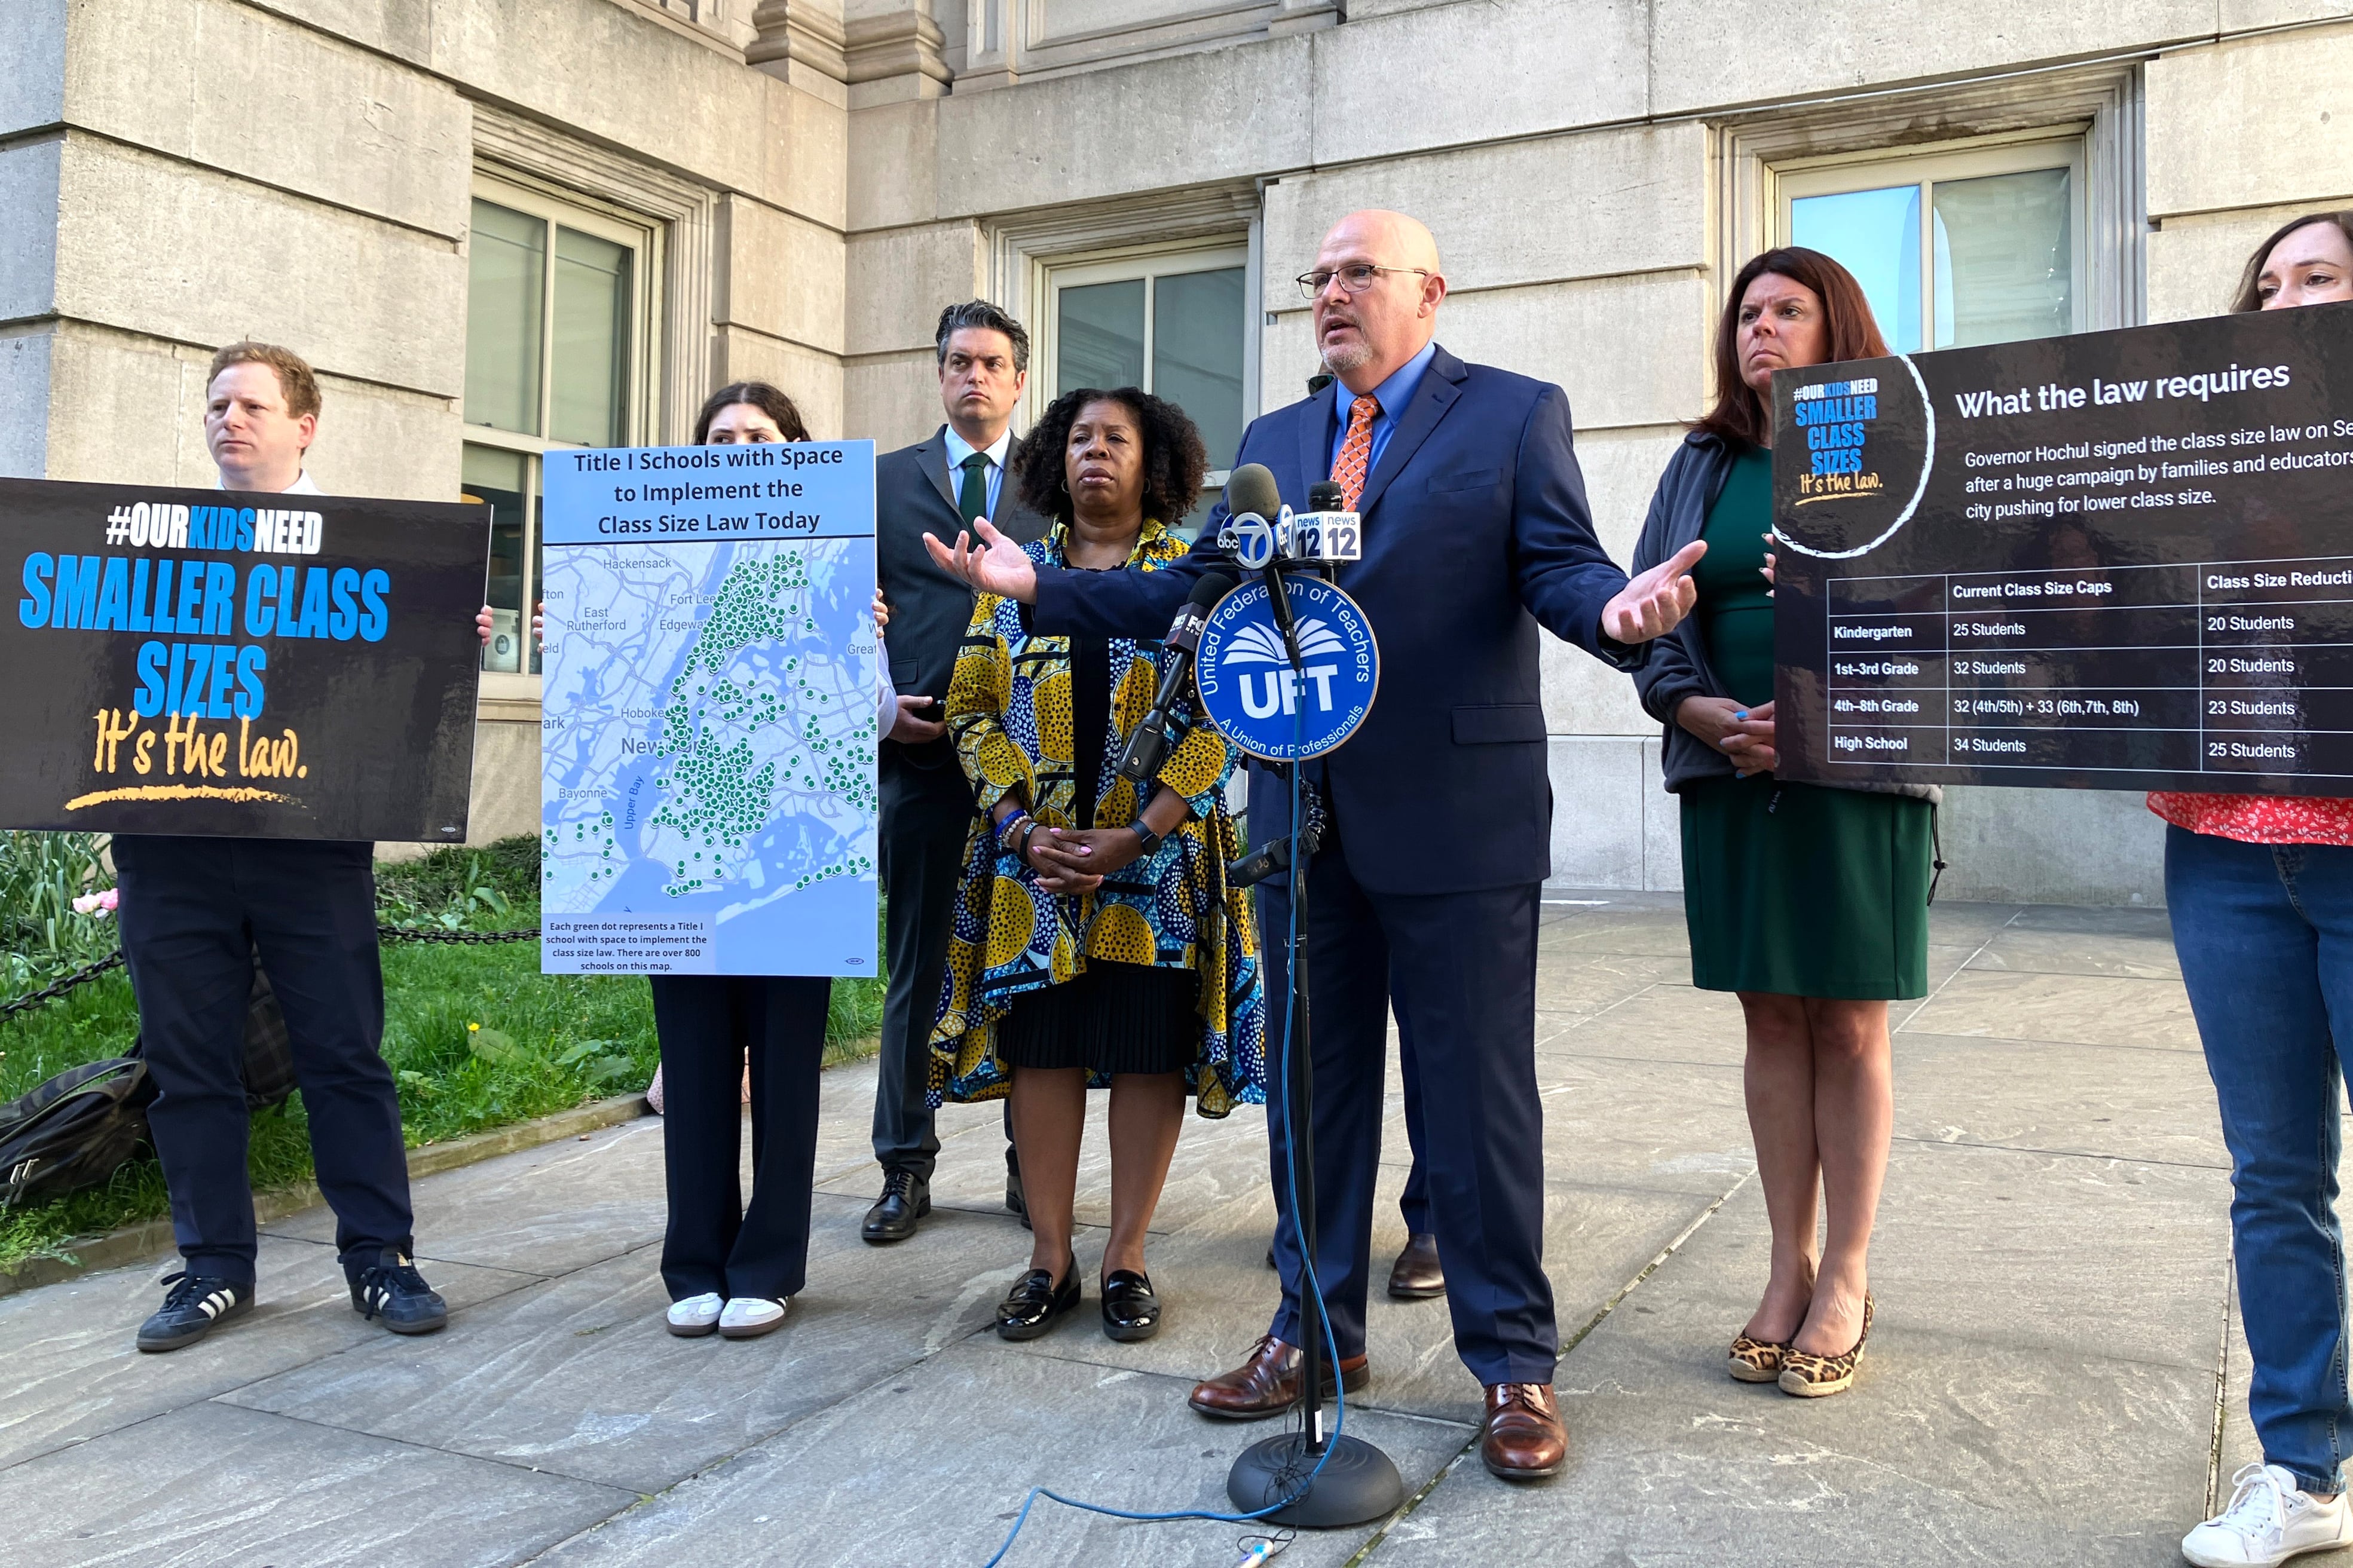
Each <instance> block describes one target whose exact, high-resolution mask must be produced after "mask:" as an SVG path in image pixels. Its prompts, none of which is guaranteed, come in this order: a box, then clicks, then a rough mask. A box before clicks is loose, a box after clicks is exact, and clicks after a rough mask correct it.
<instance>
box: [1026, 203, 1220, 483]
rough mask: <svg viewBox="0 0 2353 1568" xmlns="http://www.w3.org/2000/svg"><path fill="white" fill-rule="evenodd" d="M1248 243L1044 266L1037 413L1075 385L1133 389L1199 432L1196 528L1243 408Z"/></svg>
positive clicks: (1035, 378) (1035, 383)
mask: <svg viewBox="0 0 2353 1568" xmlns="http://www.w3.org/2000/svg"><path fill="white" fill-rule="evenodd" d="M1249 272H1250V252H1249V247H1247V246H1246V245H1244V244H1240V243H1236V242H1225V243H1219V244H1213V245H1203V246H1197V247H1189V248H1186V249H1182V250H1174V251H1159V252H1154V253H1132V254H1126V255H1120V256H1113V257H1107V258H1092V259H1087V260H1077V261H1070V262H1062V263H1057V264H1054V265H1051V266H1050V267H1049V268H1047V269H1046V277H1045V290H1044V294H1045V298H1044V304H1045V310H1044V311H1043V312H1042V318H1043V320H1042V323H1041V325H1042V331H1041V332H1040V333H1039V335H1040V337H1041V338H1042V340H1043V341H1042V342H1039V345H1038V349H1039V353H1038V354H1037V363H1035V364H1034V365H1033V367H1032V368H1033V376H1032V384H1033V386H1034V387H1035V388H1036V391H1037V394H1038V396H1037V404H1038V405H1039V406H1040V407H1042V406H1044V405H1045V404H1046V403H1048V402H1050V401H1051V400H1052V399H1054V398H1055V397H1057V396H1059V395H1061V394H1062V393H1063V392H1065V391H1069V390H1071V389H1073V388H1077V387H1082V386H1103V387H1112V386H1140V387H1142V388H1143V389H1144V390H1145V391H1146V392H1149V393H1151V394H1153V395H1155V396H1159V397H1165V398H1166V399H1167V400H1168V401H1169V402H1171V403H1174V404H1176V405H1177V406H1178V407H1180V408H1182V409H1184V411H1185V412H1186V413H1187V415H1189V416H1191V417H1192V420H1193V423H1194V424H1196V425H1198V426H1200V430H1201V440H1202V442H1203V444H1204V445H1206V446H1207V447H1208V449H1209V475H1208V479H1207V480H1206V481H1205V482H1204V485H1203V490H1202V497H1203V499H1202V504H1201V505H1200V506H1199V507H1198V508H1196V509H1195V510H1194V513H1193V515H1192V516H1191V517H1189V518H1187V519H1186V520H1185V521H1186V522H1187V524H1188V525H1191V524H1197V523H1198V521H1200V518H1201V517H1202V516H1203V515H1204V514H1205V513H1206V512H1207V510H1208V502H1209V501H1210V500H1213V499H1215V496H1216V493H1217V491H1218V490H1219V489H1223V488H1224V486H1225V482H1226V474H1227V472H1228V470H1229V469H1230V468H1232V467H1233V461H1234V453H1235V451H1236V450H1237V449H1238V448H1239V447H1240V446H1241V440H1242V426H1243V425H1244V423H1246V419H1245V414H1244V410H1245V409H1247V408H1248V407H1249V406H1250V404H1249V395H1250V385H1249V379H1250V378H1249V374H1248V362H1249V331H1250V324H1249V323H1250V311H1249V293H1250V289H1249Z"/></svg>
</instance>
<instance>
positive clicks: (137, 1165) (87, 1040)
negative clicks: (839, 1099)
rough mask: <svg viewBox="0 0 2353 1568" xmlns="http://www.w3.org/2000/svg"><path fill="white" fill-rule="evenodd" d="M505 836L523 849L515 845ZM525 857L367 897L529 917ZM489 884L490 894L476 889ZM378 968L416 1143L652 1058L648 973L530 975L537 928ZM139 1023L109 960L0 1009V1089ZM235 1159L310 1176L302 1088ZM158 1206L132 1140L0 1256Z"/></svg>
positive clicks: (264, 1121) (3, 1230)
mask: <svg viewBox="0 0 2353 1568" xmlns="http://www.w3.org/2000/svg"><path fill="white" fill-rule="evenodd" d="M518 843H519V844H520V845H521V847H522V852H521V853H517V852H515V851H514V850H513V849H512V846H514V845H516V844H518ZM526 857H527V859H526ZM536 857H537V846H536V843H535V841H533V839H530V838H528V837H526V838H522V839H520V840H514V839H510V840H506V841H504V842H502V843H501V844H499V845H493V846H491V847H490V848H489V849H486V850H480V851H464V850H451V849H443V850H437V851H435V852H434V854H432V855H430V856H427V858H425V859H423V860H418V861H411V862H407V863H406V864H404V865H401V866H398V867H390V866H387V867H382V868H379V876H378V886H379V900H380V902H381V904H382V905H383V907H384V909H385V915H386V918H387V919H388V920H391V921H393V923H396V924H401V925H417V926H462V927H464V928H467V929H472V930H480V931H497V930H504V929H509V928H512V927H518V926H528V925H534V924H536V923H537V921H538V917H539V910H538V905H537V903H536V901H535V898H534V895H535V893H536V883H537V879H538V862H537V858H536ZM484 889H489V890H490V891H491V892H492V893H493V894H495V895H496V900H495V902H493V901H491V900H485V899H483V898H482V897H481V896H480V895H481V893H482V891H483V890H484ZM453 917H454V918H453ZM384 982H385V1034H384V1054H385V1060H386V1061H387V1062H389V1063H390V1064H391V1066H392V1068H393V1071H394V1073H395V1074H396V1077H397V1079H398V1081H399V1085H400V1107H401V1118H402V1122H403V1126H404V1128H405V1130H406V1135H407V1139H408V1142H409V1145H410V1147H412V1148H414V1147H416V1146H417V1145H419V1144H423V1143H438V1142H447V1141H448V1140H449V1139H452V1138H462V1137H464V1136H466V1135H467V1134H469V1133H473V1132H480V1131H487V1130H488V1129H491V1128H493V1127H502V1126H505V1125H507V1124H509V1123H511V1122H515V1121H528V1120H530V1119H531V1118H533V1117H538V1116H546V1115H550V1114H553V1113H554V1112H556V1111H559V1110H569V1109H571V1108H572V1107H574V1106H576V1105H582V1104H586V1103H587V1102H589V1101H591V1100H600V1099H603V1098H605V1097H607V1096H608V1095H614V1094H621V1093H626V1092H628V1091H630V1090H635V1089H643V1088H644V1087H645V1086H646V1083H647V1082H648V1080H649V1079H651V1078H652V1077H653V1072H654V1067H655V1065H656V1063H657V1061H658V1060H659V1052H658V1050H657V1048H656V1046H655V1043H654V1023H653V1004H652V1001H651V998H650V994H649V992H648V990H647V987H646V984H645V982H644V981H642V980H639V979H635V978H626V977H618V976H607V975H596V976H586V975H557V974H542V973H539V943H538V942H502V943H499V944H496V945H487V944H486V945H479V946H477V945H463V946H459V945H448V944H441V943H428V942H387V943H386V944H385V949H384ZM882 987H883V983H882V981H881V980H880V979H874V980H838V981H836V982H835V983H834V987H833V1012H832V1016H831V1017H830V1018H829V1019H828V1023H827V1028H826V1038H827V1060H828V1065H830V1064H832V1063H833V1062H836V1061H841V1060H847V1059H849V1058H853V1057H856V1056H858V1055H861V1054H863V1053H864V1051H865V1050H868V1049H871V1046H872V1039H873V1037H874V1035H875V1033H876V1032H877V1030H878V1029H879V1028H880V1027H881V1016H882ZM138 1028H139V1021H138V1014H137V1010H136V1008H135V1007H134V1006H133V1005H132V998H131V984H130V982H129V981H128V980H127V979H125V978H124V977H123V975H122V973H121V971H119V970H118V971H116V972H114V973H111V974H108V975H107V976H105V977H104V978H103V979H101V980H99V981H97V982H94V983H92V984H88V985H84V986H82V987H81V988H79V990H77V991H75V992H73V993H72V994H70V995H69V996H68V997H67V998H65V999H64V1000H63V1001H59V1002H54V1003H50V1004H48V1005H46V1006H43V1007H37V1008H34V1009H32V1010H31V1011H29V1012H26V1013H20V1014H18V1015H16V1016H15V1017H14V1018H12V1019H9V1020H7V1021H6V1022H5V1023H0V1100H14V1099H15V1098H16V1097H17V1096H18V1095H21V1094H23V1093H25V1092H26V1090H28V1089H31V1088H33V1086H34V1085H36V1084H37V1083H40V1082H41V1081H43V1080H44V1079H48V1078H51V1077H54V1076H55V1075H56V1074H58V1073H59V1072H62V1071H64V1070H65V1069H66V1068H69V1067H73V1066H76V1065H78V1064H79V1063H82V1062H87V1061H96V1060H99V1059H100V1058H106V1057H112V1056H119V1055H121V1052H122V1051H123V1049H124V1048H125V1047H128V1046H129V1045H130V1044H131V1041H132V1038H133V1037H135V1036H136V1035H137V1033H138ZM248 1167H249V1169H250V1171H251V1173H252V1179H253V1184H254V1187H255V1189H256V1190H257V1191H259V1190H261V1189H263V1188H267V1187H273V1186H285V1185H290V1184H294V1183H297V1182H302V1181H307V1180H308V1179H309V1178H310V1175H311V1152H310V1138H309V1125H308V1122H307V1121H306V1120H305V1118H304V1116H303V1114H302V1107H301V1096H299V1095H297V1096H296V1097H295V1098H294V1100H291V1101H290V1102H289V1103H288V1104H287V1105H286V1107H285V1108H284V1109H283V1110H281V1111H277V1112H268V1113H264V1114H262V1115H260V1116H257V1117H256V1118H255V1119H254V1127H253V1142H252V1148H251V1154H250V1158H249V1160H248ZM167 1212H169V1205H168V1204H167V1202H166V1200H165V1197H164V1182H163V1176H162V1173H161V1172H160V1171H159V1170H158V1169H157V1167H156V1164H155V1162H154V1160H153V1156H152V1155H148V1154H144V1153H142V1156H141V1157H140V1158H138V1159H136V1160H133V1161H132V1163H130V1164H129V1165H127V1166H125V1167H124V1168H123V1169H122V1170H121V1171H119V1172H117V1173H116V1174H115V1176H114V1179H113V1180H112V1181H111V1183H109V1184H107V1185H106V1186H103V1187H98V1188H92V1189H90V1190H89V1191H86V1192H81V1193H77V1194H72V1195H71V1196H69V1197H66V1198H63V1199H59V1200H58V1201H56V1202H53V1203H49V1204H46V1205H37V1206H35V1207H32V1208H27V1209H22V1210H18V1211H16V1212H14V1213H10V1214H7V1215H0V1270H5V1269H10V1268H16V1267H17V1266H18V1265H20V1264H22V1263H24V1262H25V1261H26V1260H27V1259H29V1258H38V1257H66V1256H70V1253H69V1248H68V1246H67V1244H68V1243H69V1241H70V1240H71V1238H73V1237H78V1236H88V1235H90V1234H92V1233H94V1232H101V1231H107V1230H111V1229H114V1228H116V1227H118V1226H124V1225H129V1224H132V1223H135V1222H137V1221H140V1220H143V1219H150V1218H153V1217H155V1216H157V1215H163V1214H165V1213H167Z"/></svg>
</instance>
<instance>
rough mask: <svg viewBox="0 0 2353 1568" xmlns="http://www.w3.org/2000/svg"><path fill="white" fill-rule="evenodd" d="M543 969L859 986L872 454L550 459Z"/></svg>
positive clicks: (690, 451) (866, 813) (794, 449)
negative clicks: (783, 978) (843, 978)
mask: <svg viewBox="0 0 2353 1568" xmlns="http://www.w3.org/2000/svg"><path fill="white" fill-rule="evenodd" d="M546 506H547V516H546V522H545V526H544V537H545V540H546V544H547V564H546V569H545V585H546V614H547V651H546V654H545V656H544V659H543V668H544V677H543V695H542V699H541V702H542V711H543V718H542V721H541V722H542V726H543V731H542V734H541V740H540V754H541V761H542V765H543V768H542V775H541V784H540V814H541V829H542V831H541V839H540V849H541V858H542V865H543V871H542V879H543V889H542V901H541V911H542V912H541V928H542V933H543V942H542V946H541V968H542V969H543V971H545V972H546V973H551V974H582V973H636V974H873V973H877V972H878V969H879V965H878V964H877V963H876V962H875V913H876V911H875V891H876V879H875V858H876V845H875V781H874V748H875V742H876V740H877V738H878V737H877V736H876V734H875V696H874V693H875V659H876V651H875V637H874V622H873V616H872V610H871V604H872V600H873V596H874V444H873V443H872V442H871V441H849V442H842V443H839V444H831V445H821V444H818V443H813V442H794V443H773V444H766V445H751V446H729V447H650V448H633V449H626V450H612V451H589V452H552V453H550V454H548V457H547V481H546Z"/></svg>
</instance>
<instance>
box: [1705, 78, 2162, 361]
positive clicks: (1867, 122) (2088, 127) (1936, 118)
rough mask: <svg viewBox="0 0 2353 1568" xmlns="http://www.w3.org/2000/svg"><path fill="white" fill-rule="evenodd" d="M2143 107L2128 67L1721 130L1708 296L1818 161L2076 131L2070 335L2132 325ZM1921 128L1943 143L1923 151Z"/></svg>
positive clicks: (2141, 203)
mask: <svg viewBox="0 0 2353 1568" xmlns="http://www.w3.org/2000/svg"><path fill="white" fill-rule="evenodd" d="M2142 104H2143V90H2142V79H2141V68H2140V65H2139V64H2138V63H2137V62H2126V63H2122V64H2104V65H2094V66H2071V67H2059V68H2052V69H2047V70H2027V71H2020V72H2017V73H2015V74H2013V75H2010V76H2006V77H2001V78H1999V79H1995V80H1992V81H1979V82H1968V83H1960V84H1955V85H1952V86H1947V87H1936V88H1926V89H1895V90H1888V91H1875V92H1866V93H1860V94H1855V95H1852V96H1848V97H1842V98H1839V99H1835V100H1829V101H1825V102H1821V103H1817V104H1811V105H1808V106H1806V107H1805V108H1802V109H1799V110H1768V111H1763V112H1760V113H1757V114H1755V115H1750V116H1744V117H1740V118H1737V119H1734V120H1730V121H1725V122H1722V123H1720V124H1719V125H1718V126H1717V127H1716V168H1717V205H1718V211H1719V213H1720V215H1721V218H1720V221H1719V222H1718V223H1717V224H1716V226H1715V228H1716V236H1717V241H1716V252H1715V266H1716V271H1717V279H1716V286H1717V288H1719V289H1721V288H1722V287H1723V286H1724V285H1725V283H1726V282H1728V281H1729V280H1730V279H1731V278H1732V277H1733V275H1734V274H1735V273H1736V272H1737V271H1738V270H1739V269H1740V267H1741V265H1742V264H1743V263H1744V262H1746V260H1747V259H1748V258H1750V257H1752V256H1755V255H1756V254H1757V252H1758V251H1760V250H1764V249H1766V248H1767V247H1769V246H1771V245H1773V244H1776V243H1778V239H1777V237H1778V235H1780V234H1782V233H1785V232H1787V231H1786V228H1785V227H1784V221H1783V217H1782V211H1781V204H1780V203H1779V202H1778V201H1777V200H1776V195H1777V186H1778V178H1779V174H1780V172H1782V171H1789V170H1798V169H1801V168H1803V167H1805V166H1807V165H1816V166H1819V164H1818V163H1817V161H1818V160H1826V161H1836V160H1839V159H1847V160H1861V159H1865V158H1876V159H1887V160H1894V159H1897V158H1900V157H1904V156H1920V157H1933V156H1936V155H1940V154H1942V153H1947V152H1950V151H1952V150H1954V149H1956V148H1957V147H1959V148H1966V147H1968V146H1971V145H1993V144H1998V143H1999V142H2001V141H2003V140H2004V139H2013V140H2034V139H2042V140H2049V139H2052V138H2053V137H2054V136H2056V135H2061V134H2066V133H2068V132H2069V128H2075V132H2074V133H2077V134H2080V135H2081V137H2082V140H2083V147H2084V163H2083V168H2084V179H2083V182H2082V184H2083V198H2082V199H2083V206H2082V208H2081V211H2082V212H2083V215H2084V225H2083V227H2082V229H2081V230H2080V233H2081V236H2082V241H2081V243H2082V255H2083V257H2084V288H2083V289H2082V290H2081V292H2080V293H2079V294H2078V295H2077V315H2076V320H2077V321H2078V328H2077V330H2078V331H2101V330H2104V329H2106V328H2111V327H2129V326H2137V325H2138V324H2139V323H2140V322H2141V321H2144V320H2146V319H2147V308H2148V305H2147V268H2146V263H2145V259H2144V258H2145V252H2146V240H2147V233H2148V220H2147V199H2146V197H2145V195H2144V194H2143V187H2142V147H2143V141H2144V136H2143V126H2142ZM1924 127H1935V128H1936V130H1937V131H1938V132H1941V135H1939V136H1938V138H1937V139H1936V141H1933V142H1930V141H1926V140H1924V139H1923V138H1922V131H1923V128H1924ZM1719 302H1720V301H1719ZM1710 317H1711V320H1713V318H1714V312H1713V311H1711V312H1710Z"/></svg>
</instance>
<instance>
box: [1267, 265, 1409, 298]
mask: <svg viewBox="0 0 2353 1568" xmlns="http://www.w3.org/2000/svg"><path fill="white" fill-rule="evenodd" d="M1384 272H1418V273H1419V274H1420V275H1421V276H1422V277H1424V278H1427V277H1429V276H1430V268H1427V267H1376V266H1374V265H1373V264H1372V263H1371V262H1369V261H1358V262H1355V263H1352V264H1351V265H1349V266H1346V267H1342V268H1336V269H1335V270H1330V271H1320V270H1319V271H1315V272H1303V273H1301V274H1300V275H1299V291H1300V292H1301V293H1302V294H1304V295H1306V296H1307V298H1309V299H1310V300H1315V299H1320V298H1322V297H1323V293H1324V289H1328V288H1330V287H1331V285H1332V279H1335V278H1337V279H1339V280H1340V287H1341V288H1342V289H1345V290H1346V291H1347V292H1349V293H1351V294H1361V293H1363V292H1364V291H1365V290H1366V289H1369V288H1371V287H1372V286H1373V280H1374V279H1376V278H1378V277H1379V276H1380V275H1381V274H1382V273H1384Z"/></svg>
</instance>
